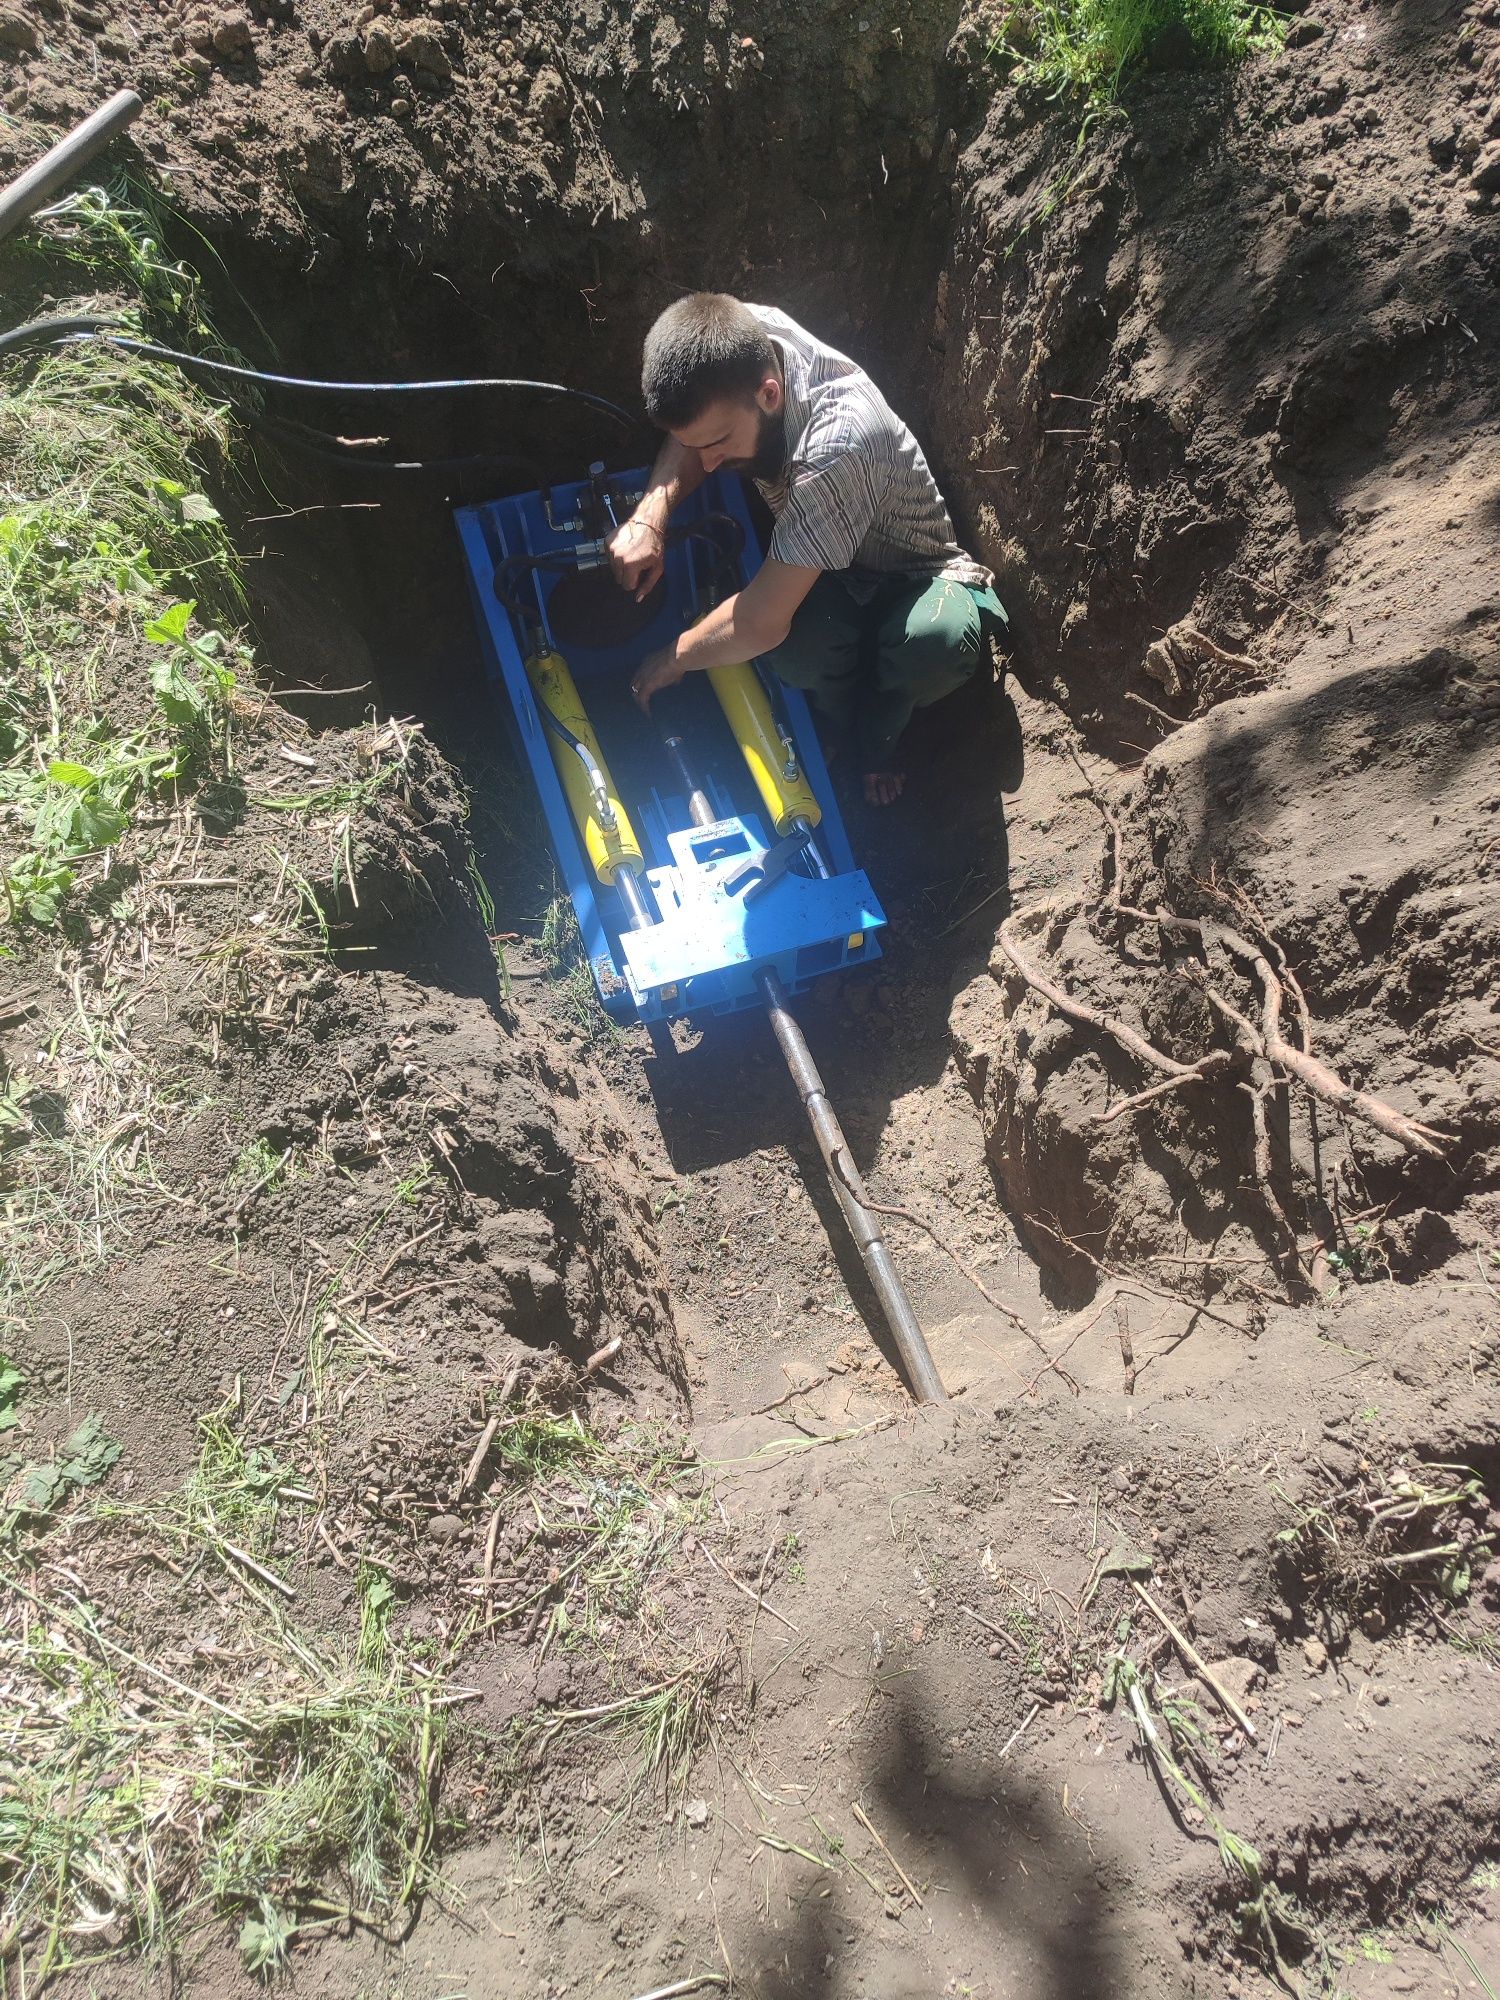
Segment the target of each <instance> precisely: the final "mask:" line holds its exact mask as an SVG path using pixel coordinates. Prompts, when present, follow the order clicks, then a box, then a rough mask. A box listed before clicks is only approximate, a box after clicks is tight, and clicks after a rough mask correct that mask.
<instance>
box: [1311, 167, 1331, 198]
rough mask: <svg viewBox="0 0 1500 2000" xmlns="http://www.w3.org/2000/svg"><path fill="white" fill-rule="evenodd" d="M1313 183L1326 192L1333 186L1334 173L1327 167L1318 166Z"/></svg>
mask: <svg viewBox="0 0 1500 2000" xmlns="http://www.w3.org/2000/svg"><path fill="white" fill-rule="evenodd" d="M1312 184H1313V186H1314V187H1315V188H1320V189H1321V190H1322V191H1323V193H1325V194H1326V193H1327V192H1328V190H1329V188H1331V187H1332V186H1333V175H1332V174H1331V173H1329V171H1328V169H1327V167H1316V168H1314V170H1313V173H1312Z"/></svg>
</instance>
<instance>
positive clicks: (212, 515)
mask: <svg viewBox="0 0 1500 2000" xmlns="http://www.w3.org/2000/svg"><path fill="white" fill-rule="evenodd" d="M182 518H183V520H184V521H217V520H219V519H220V518H221V517H220V514H219V510H218V508H217V507H216V506H215V505H214V503H213V501H212V500H210V499H209V497H208V495H207V494H206V493H189V494H187V495H185V497H184V499H183V502H182Z"/></svg>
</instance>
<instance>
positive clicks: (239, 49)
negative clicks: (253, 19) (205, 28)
mask: <svg viewBox="0 0 1500 2000" xmlns="http://www.w3.org/2000/svg"><path fill="white" fill-rule="evenodd" d="M213 35H214V49H215V51H216V52H217V53H218V54H219V55H221V56H242V55H248V53H249V52H250V49H251V48H252V47H253V46H254V42H255V35H254V32H253V30H252V29H251V26H250V16H249V15H248V14H241V13H238V12H233V13H225V14H219V15H217V16H216V17H215V19H214V28H213Z"/></svg>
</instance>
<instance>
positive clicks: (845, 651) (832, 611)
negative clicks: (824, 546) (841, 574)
mask: <svg viewBox="0 0 1500 2000" xmlns="http://www.w3.org/2000/svg"><path fill="white" fill-rule="evenodd" d="M858 657H859V631H858V627H857V625H856V624H855V623H854V621H853V619H852V618H851V616H850V614H849V609H848V608H846V607H845V605H843V604H841V603H840V602H839V601H838V599H837V598H833V597H831V596H830V594H829V590H828V587H827V584H826V580H825V579H823V578H820V579H819V580H818V582H817V583H816V584H814V586H813V588H812V589H811V591H809V593H808V595H807V596H806V597H805V598H804V599H803V601H802V603H801V604H800V605H798V607H797V609H796V611H795V612H793V614H792V623H791V628H790V630H789V631H788V633H787V635H786V637H785V638H784V639H783V640H782V642H781V644H780V645H779V646H776V647H773V649H772V650H771V651H770V652H769V653H767V654H766V656H765V658H766V665H767V666H768V667H769V668H770V669H771V671H772V673H774V674H776V675H777V676H778V678H779V679H781V680H783V681H785V682H786V684H787V686H788V687H796V688H802V689H804V690H805V691H806V692H809V693H815V692H816V691H817V690H818V689H820V688H823V687H827V686H829V685H831V684H833V683H836V682H843V681H847V680H849V679H850V678H851V677H852V675H853V674H854V671H855V668H856V666H857V664H858Z"/></svg>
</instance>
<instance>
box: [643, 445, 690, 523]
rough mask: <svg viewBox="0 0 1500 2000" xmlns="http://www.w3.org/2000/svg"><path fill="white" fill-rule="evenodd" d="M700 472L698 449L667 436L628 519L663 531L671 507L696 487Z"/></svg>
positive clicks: (671, 510)
mask: <svg viewBox="0 0 1500 2000" xmlns="http://www.w3.org/2000/svg"><path fill="white" fill-rule="evenodd" d="M703 476H704V475H703V461H702V459H701V458H699V456H698V454H697V452H695V451H691V450H689V448H688V447H687V446H686V445H685V444H679V443H678V442H677V440H676V438H674V437H669V438H668V439H667V440H666V442H665V443H664V444H663V445H662V448H661V450H660V451H659V452H658V453H657V454H656V463H655V465H653V466H652V468H651V477H650V479H649V480H648V481H647V482H646V490H645V492H644V493H643V494H642V495H641V498H640V502H639V504H638V505H637V507H636V510H635V512H634V514H633V515H632V516H631V519H632V520H635V521H644V522H646V523H647V524H648V526H650V527H653V528H656V529H658V530H659V531H660V532H661V533H662V534H665V533H666V528H667V522H668V520H669V519H670V518H671V515H672V512H673V509H674V508H675V507H677V506H678V504H679V503H680V502H681V501H683V500H686V498H687V497H688V495H689V494H690V493H695V492H696V491H697V490H698V488H699V487H700V486H701V485H702V484H703Z"/></svg>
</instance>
